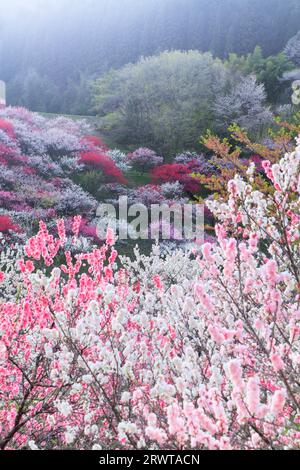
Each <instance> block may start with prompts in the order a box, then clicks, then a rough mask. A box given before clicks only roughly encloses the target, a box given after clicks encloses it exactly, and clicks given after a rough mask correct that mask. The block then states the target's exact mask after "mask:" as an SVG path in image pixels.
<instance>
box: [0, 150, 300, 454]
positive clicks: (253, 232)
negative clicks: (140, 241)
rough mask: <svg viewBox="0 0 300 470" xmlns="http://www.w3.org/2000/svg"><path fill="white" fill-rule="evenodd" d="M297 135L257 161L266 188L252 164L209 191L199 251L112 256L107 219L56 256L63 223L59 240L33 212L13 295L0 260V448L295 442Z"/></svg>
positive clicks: (299, 281)
mask: <svg viewBox="0 0 300 470" xmlns="http://www.w3.org/2000/svg"><path fill="white" fill-rule="evenodd" d="M298 144H299V146H298V147H297V148H296V150H295V151H294V152H292V153H291V154H286V155H285V156H284V157H283V158H282V160H281V161H280V162H279V163H278V164H275V165H271V164H270V163H269V162H265V163H264V164H263V167H264V170H265V172H266V176H267V177H268V178H269V179H270V181H271V183H272V184H273V186H274V190H273V192H271V193H270V194H269V195H264V194H262V193H260V192H259V191H257V190H256V189H255V188H253V187H252V180H253V173H254V171H255V167H254V164H252V165H251V167H250V169H249V171H248V174H247V178H248V179H247V180H242V179H241V178H240V177H238V176H237V177H236V178H235V179H234V180H232V181H230V182H229V186H228V191H229V200H228V202H225V201H224V202H222V201H211V202H210V203H209V207H210V210H211V211H212V212H213V213H214V215H215V217H217V218H218V219H219V224H218V225H217V226H216V242H215V243H205V244H204V245H203V246H202V248H201V251H200V253H198V254H197V252H193V253H190V254H186V253H184V252H183V251H181V250H178V251H175V252H172V253H170V254H166V255H165V256H164V257H163V256H160V253H159V247H158V246H156V247H155V248H154V250H153V253H152V255H151V256H150V257H147V256H144V255H140V254H139V253H138V252H137V251H136V259H135V260H133V261H131V260H129V259H121V260H120V263H118V264H117V263H116V259H117V256H118V255H117V252H116V251H115V249H114V237H113V234H112V233H111V232H110V231H109V232H108V235H107V240H106V244H105V245H104V246H103V247H101V248H100V249H95V250H93V251H92V252H90V253H85V254H79V255H76V256H72V255H71V253H70V252H69V251H68V250H67V251H65V253H64V260H63V261H62V253H63V251H64V249H65V243H66V232H65V226H64V223H63V221H61V220H60V221H58V223H57V225H58V237H53V236H52V235H51V234H49V232H48V231H47V229H46V226H45V224H44V223H41V225H40V231H39V233H38V235H37V236H35V237H34V238H32V239H30V240H29V241H28V243H27V245H26V247H25V253H24V258H22V259H20V260H19V261H18V263H17V266H18V269H19V271H18V275H17V276H16V275H14V284H15V286H16V294H15V297H12V295H11V292H10V293H9V295H8V294H7V295H6V293H5V292H6V290H5V286H7V289H8V286H11V285H12V282H10V279H11V277H10V276H11V274H10V273H11V269H10V270H8V271H7V270H6V268H5V266H6V264H4V266H3V268H2V269H1V275H0V282H1V286H2V287H1V289H2V292H3V299H2V301H1V302H0V423H1V426H0V448H2V449H9V448H12V449H20V448H39V449H63V448H75V449H89V448H94V449H100V448H103V449H114V448H118V449H120V448H121V449H135V448H138V449H143V448H146V449H149V448H150V449H191V448H195V449H211V450H214V449H292V448H294V449H297V448H299V445H300V432H299V423H300V384H299V372H300V371H299V368H300V297H299V288H300V253H299V246H300V244H299V240H300V231H299V220H300V219H299V218H300V203H299V194H300V179H299V175H300V141H299V142H298ZM80 224H81V219H80V217H76V218H75V219H74V222H73V226H72V231H73V243H74V244H75V245H76V243H77V235H78V232H79V228H80ZM56 260H57V261H56ZM58 260H59V262H58ZM55 263H56V264H55ZM43 266H45V268H43ZM15 272H16V269H15ZM10 288H11V287H10Z"/></svg>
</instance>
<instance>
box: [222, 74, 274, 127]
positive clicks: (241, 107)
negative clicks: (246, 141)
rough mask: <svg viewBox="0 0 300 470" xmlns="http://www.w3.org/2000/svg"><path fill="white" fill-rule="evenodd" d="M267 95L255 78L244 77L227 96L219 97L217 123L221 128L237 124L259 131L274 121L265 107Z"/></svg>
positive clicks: (250, 76)
mask: <svg viewBox="0 0 300 470" xmlns="http://www.w3.org/2000/svg"><path fill="white" fill-rule="evenodd" d="M265 100H266V93H265V89H264V85H263V84H257V82H256V78H255V76H252V75H249V76H247V77H243V78H242V80H241V81H240V83H238V84H236V85H235V86H234V87H233V89H232V90H231V91H230V92H229V93H228V94H227V95H224V96H222V95H220V96H217V98H216V100H215V104H214V112H215V116H216V121H217V122H219V125H220V126H221V128H224V126H225V127H228V126H229V125H230V124H232V123H236V124H238V125H240V126H241V127H243V128H245V129H247V130H258V129H260V128H261V127H262V126H263V125H265V124H270V123H271V121H272V113H271V111H270V109H269V108H268V107H266V106H265V105H264V103H265Z"/></svg>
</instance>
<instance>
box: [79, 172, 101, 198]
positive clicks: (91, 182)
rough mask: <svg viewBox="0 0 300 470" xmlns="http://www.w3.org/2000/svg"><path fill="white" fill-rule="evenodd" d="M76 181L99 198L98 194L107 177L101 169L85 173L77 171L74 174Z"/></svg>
mask: <svg viewBox="0 0 300 470" xmlns="http://www.w3.org/2000/svg"><path fill="white" fill-rule="evenodd" d="M72 179H73V181H74V183H76V184H78V185H79V186H81V188H82V189H83V190H84V191H86V192H88V193H90V194H91V195H92V196H94V197H95V198H96V199H97V194H98V191H99V189H100V188H101V186H102V185H103V183H104V182H105V177H104V176H103V173H101V172H100V171H99V170H91V171H88V172H85V173H76V174H74V175H73V178H72Z"/></svg>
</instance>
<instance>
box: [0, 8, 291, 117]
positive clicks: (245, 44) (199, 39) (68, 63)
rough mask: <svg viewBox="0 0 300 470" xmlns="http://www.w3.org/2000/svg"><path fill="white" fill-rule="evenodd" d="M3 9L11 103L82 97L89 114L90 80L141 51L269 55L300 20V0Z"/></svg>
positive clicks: (1, 35)
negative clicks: (257, 51)
mask: <svg viewBox="0 0 300 470" xmlns="http://www.w3.org/2000/svg"><path fill="white" fill-rule="evenodd" d="M1 3H2V2H1ZM16 7H17V8H16ZM0 10H1V11H0V70H1V78H2V79H4V80H6V81H7V82H8V97H9V102H10V103H11V104H16V105H18V104H23V105H26V106H30V107H31V108H32V109H36V110H41V108H46V109H43V110H44V111H54V112H63V111H64V112H66V111H72V109H71V108H72V103H74V101H80V105H78V106H77V108H78V109H76V112H78V113H80V111H81V112H84V113H86V112H87V111H88V107H89V103H88V97H87V92H86V87H87V84H86V82H87V80H89V79H90V78H95V77H96V76H99V75H101V74H102V73H104V72H107V71H108V70H109V69H110V68H119V67H121V66H123V65H125V64H127V63H129V62H136V61H137V60H138V59H139V58H140V57H141V56H149V55H153V54H155V53H158V52H162V51H165V50H174V49H179V50H190V49H198V50H200V51H211V52H212V54H213V55H214V56H216V57H220V58H225V57H227V56H228V54H229V53H231V52H235V53H237V54H238V55H242V54H247V53H249V52H252V51H253V49H254V48H255V46H257V45H260V46H261V47H262V51H263V54H264V56H265V57H267V56H269V55H272V54H277V53H278V52H279V51H281V50H282V48H283V47H284V45H285V44H286V43H287V41H288V40H289V38H290V37H292V36H293V35H294V34H295V33H296V32H297V31H298V29H299V24H300V2H299V1H298V0H287V1H284V2H282V1H281V0H264V1H261V0H143V1H140V0H122V1H121V0H109V1H107V0H59V1H58V0H51V1H48V2H47V8H45V2H44V1H41V0H29V1H26V2H23V1H21V0H12V1H11V2H9V4H8V5H5V7H4V8H1V9H0ZM23 86H24V87H25V88H26V90H25V91H24V92H23V96H22V97H21V96H20V94H21V92H20V89H22V87H23ZM31 89H34V90H35V92H36V93H39V94H40V95H42V99H38V98H35V97H32V96H30V95H31V94H32V93H33V94H34V92H32V90H31ZM28 90H29V91H28ZM78 95H80V98H79V99H78ZM41 101H42V102H41ZM62 108H64V109H62Z"/></svg>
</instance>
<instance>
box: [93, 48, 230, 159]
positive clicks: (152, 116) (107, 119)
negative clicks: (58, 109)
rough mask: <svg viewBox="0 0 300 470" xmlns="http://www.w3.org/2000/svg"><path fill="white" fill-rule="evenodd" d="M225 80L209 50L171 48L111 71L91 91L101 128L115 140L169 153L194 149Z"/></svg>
mask: <svg viewBox="0 0 300 470" xmlns="http://www.w3.org/2000/svg"><path fill="white" fill-rule="evenodd" d="M227 80H228V73H227V71H226V68H225V67H224V65H223V64H222V62H221V61H220V60H218V59H214V58H213V57H212V55H211V54H209V53H204V54H203V53H200V52H198V51H190V52H179V51H174V52H164V53H162V54H160V55H157V56H153V57H150V58H147V59H141V60H140V61H139V62H138V63H137V64H135V65H127V66H125V67H123V68H122V69H120V70H118V71H112V72H110V73H109V74H107V75H105V76H104V77H101V78H99V79H98V80H96V81H95V83H94V85H93V87H92V93H93V99H94V105H95V109H96V110H97V112H98V114H99V116H100V120H101V128H102V130H103V129H104V130H106V131H108V132H109V133H110V135H112V136H113V138H114V140H115V141H116V142H117V143H118V144H121V145H122V144H126V143H128V142H129V143H130V144H135V145H136V146H139V145H141V144H142V145H143V146H148V147H150V148H153V149H155V150H157V151H159V152H164V153H165V154H172V153H174V152H177V151H178V150H180V149H184V148H193V147H194V146H195V143H196V142H197V140H198V138H199V136H200V134H201V133H202V132H203V131H204V130H206V129H207V128H209V127H211V126H212V125H213V113H212V103H213V101H214V99H215V97H216V95H218V94H219V93H222V91H223V90H224V89H225V87H226V82H227Z"/></svg>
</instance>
